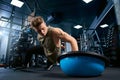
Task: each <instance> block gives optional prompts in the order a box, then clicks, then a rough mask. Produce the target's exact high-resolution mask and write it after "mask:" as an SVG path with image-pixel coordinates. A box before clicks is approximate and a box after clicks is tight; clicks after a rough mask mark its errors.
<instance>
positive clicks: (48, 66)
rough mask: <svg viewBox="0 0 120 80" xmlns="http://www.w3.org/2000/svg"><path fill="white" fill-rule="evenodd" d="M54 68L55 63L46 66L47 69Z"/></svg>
mask: <svg viewBox="0 0 120 80" xmlns="http://www.w3.org/2000/svg"><path fill="white" fill-rule="evenodd" d="M52 68H53V65H47V66H46V67H45V70H48V71H50V70H51V69H52Z"/></svg>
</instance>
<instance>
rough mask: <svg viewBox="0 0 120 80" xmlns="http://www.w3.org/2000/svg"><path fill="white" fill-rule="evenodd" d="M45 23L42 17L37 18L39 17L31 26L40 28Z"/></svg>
mask: <svg viewBox="0 0 120 80" xmlns="http://www.w3.org/2000/svg"><path fill="white" fill-rule="evenodd" d="M43 22H44V20H43V18H42V17H41V16H37V17H34V18H33V20H32V22H31V26H32V27H38V26H39V25H40V24H41V23H43Z"/></svg>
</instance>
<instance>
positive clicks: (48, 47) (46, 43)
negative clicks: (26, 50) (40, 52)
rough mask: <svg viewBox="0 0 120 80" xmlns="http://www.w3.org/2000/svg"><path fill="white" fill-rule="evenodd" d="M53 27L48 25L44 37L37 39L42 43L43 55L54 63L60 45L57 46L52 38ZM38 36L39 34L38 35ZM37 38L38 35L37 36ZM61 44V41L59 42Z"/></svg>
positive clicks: (59, 51) (58, 53)
mask: <svg viewBox="0 0 120 80" xmlns="http://www.w3.org/2000/svg"><path fill="white" fill-rule="evenodd" d="M52 29H53V27H48V32H47V34H46V36H45V37H44V38H41V40H40V39H39V41H41V44H42V45H43V48H44V52H45V55H46V56H47V57H48V59H49V60H50V61H51V62H52V63H56V61H57V57H58V55H60V53H61V47H57V46H56V45H55V43H54V40H53V36H52V35H53V34H52ZM38 36H40V34H39V35H38ZM38 38H39V37H38ZM60 44H61V42H60Z"/></svg>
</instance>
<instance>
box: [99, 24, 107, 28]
mask: <svg viewBox="0 0 120 80" xmlns="http://www.w3.org/2000/svg"><path fill="white" fill-rule="evenodd" d="M100 27H101V28H105V27H108V24H103V25H100Z"/></svg>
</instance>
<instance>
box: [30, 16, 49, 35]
mask: <svg viewBox="0 0 120 80" xmlns="http://www.w3.org/2000/svg"><path fill="white" fill-rule="evenodd" d="M31 27H32V28H33V29H34V30H35V31H36V32H38V33H39V34H40V35H42V36H45V35H46V34H47V26H46V24H45V22H44V20H43V18H42V17H41V16H38V17H35V18H33V19H32V21H31Z"/></svg>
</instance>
